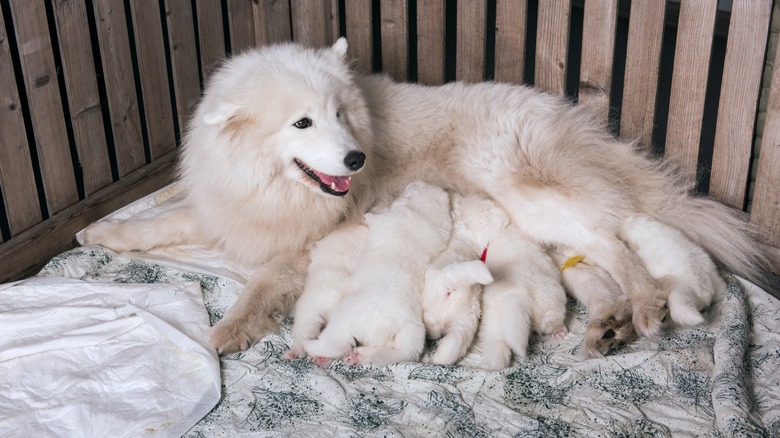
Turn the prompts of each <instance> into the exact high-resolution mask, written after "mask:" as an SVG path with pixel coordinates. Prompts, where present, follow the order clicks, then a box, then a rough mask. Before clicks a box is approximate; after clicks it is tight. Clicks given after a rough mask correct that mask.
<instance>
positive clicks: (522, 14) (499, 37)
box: [495, 0, 528, 84]
mask: <svg viewBox="0 0 780 438" xmlns="http://www.w3.org/2000/svg"><path fill="white" fill-rule="evenodd" d="M527 15H528V2H527V1H526V0H497V1H496V66H495V79H496V81H499V82H513V83H516V84H520V83H522V82H523V73H524V71H523V68H524V66H525V32H526V17H527Z"/></svg>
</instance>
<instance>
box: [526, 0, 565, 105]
mask: <svg viewBox="0 0 780 438" xmlns="http://www.w3.org/2000/svg"><path fill="white" fill-rule="evenodd" d="M570 21H571V0H539V21H538V30H537V33H536V64H535V65H536V70H535V72H534V86H536V87H537V88H539V89H542V90H545V91H549V92H550V93H553V94H561V95H562V94H563V93H564V92H565V91H566V69H567V66H568V61H567V56H566V54H567V53H568V47H569V24H570Z"/></svg>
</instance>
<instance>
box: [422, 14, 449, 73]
mask: <svg viewBox="0 0 780 438" xmlns="http://www.w3.org/2000/svg"><path fill="white" fill-rule="evenodd" d="M444 14H445V9H444V0H417V80H418V81H419V82H420V83H422V84H428V85H438V84H443V83H444V74H445V71H444V69H445V64H444V56H445V52H444V50H445V49H444V33H445V29H444Z"/></svg>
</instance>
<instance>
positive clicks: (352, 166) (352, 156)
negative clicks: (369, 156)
mask: <svg viewBox="0 0 780 438" xmlns="http://www.w3.org/2000/svg"><path fill="white" fill-rule="evenodd" d="M365 162H366V154H364V153H363V152H360V151H349V153H348V154H347V156H346V157H344V164H346V165H347V168H348V169H349V170H358V169H360V168H361V167H363V163H365Z"/></svg>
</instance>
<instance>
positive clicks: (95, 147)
mask: <svg viewBox="0 0 780 438" xmlns="http://www.w3.org/2000/svg"><path fill="white" fill-rule="evenodd" d="M52 7H53V9H54V16H55V22H56V24H57V38H58V39H59V45H60V58H61V59H62V70H63V71H62V73H63V79H64V81H65V89H66V91H67V93H68V105H69V107H70V122H71V126H72V127H73V137H74V139H75V141H76V150H77V151H78V154H79V163H80V164H81V170H82V175H83V181H84V193H85V195H87V196H89V195H91V194H93V193H95V192H96V191H98V190H99V189H101V188H103V187H105V186H107V185H109V184H111V182H112V180H113V178H112V176H111V164H110V162H109V159H108V148H107V146H106V133H105V130H104V129H103V113H102V111H101V108H100V93H99V92H98V86H97V80H96V74H95V59H94V57H93V53H92V50H90V48H91V46H92V43H91V41H90V36H89V22H88V17H87V6H86V3H85V1H84V0H71V1H68V2H53V3H52Z"/></svg>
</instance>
